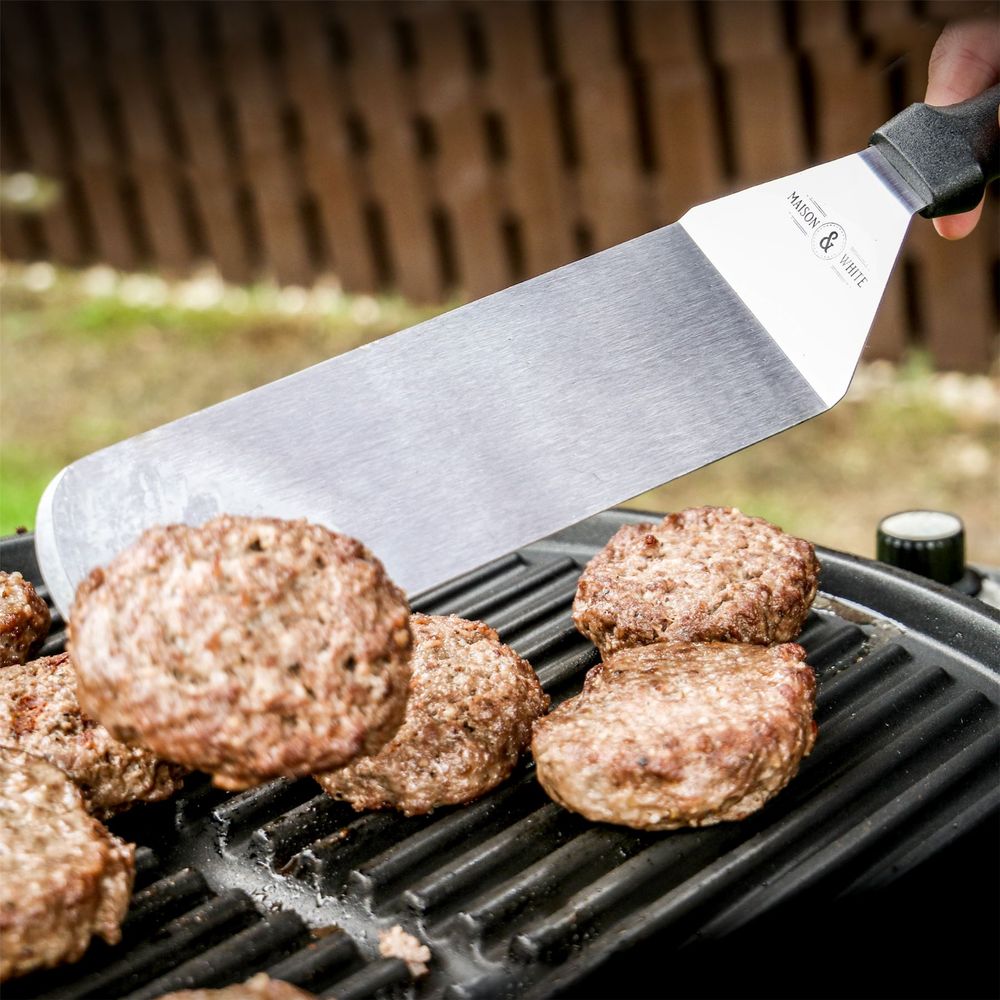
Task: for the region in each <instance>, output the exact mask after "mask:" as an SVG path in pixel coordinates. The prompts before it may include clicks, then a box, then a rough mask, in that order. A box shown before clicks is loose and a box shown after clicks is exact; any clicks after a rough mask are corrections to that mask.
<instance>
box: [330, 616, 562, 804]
mask: <svg viewBox="0 0 1000 1000" xmlns="http://www.w3.org/2000/svg"><path fill="white" fill-rule="evenodd" d="M410 627H411V629H412V631H413V656H412V660H411V667H412V670H413V674H412V677H411V679H410V697H409V700H408V701H407V704H406V715H405V717H404V719H403V724H402V725H401V726H400V727H399V731H398V732H397V733H396V735H395V736H394V737H393V738H392V739H391V740H390V741H389V742H388V743H387V744H386V745H385V746H384V747H382V749H381V750H380V751H379V752H378V753H377V754H375V755H374V756H372V757H361V758H358V759H357V760H356V761H354V762H353V763H351V764H349V765H348V766H347V767H343V768H340V769H339V770H337V771H331V772H329V773H328V774H323V775H317V780H318V781H319V783H320V784H321V785H322V786H323V788H324V789H325V790H326V791H327V792H328V793H329V794H330V795H332V796H334V798H338V799H346V800H347V801H348V802H350V803H351V805H352V806H354V808H355V809H358V810H361V809H383V808H387V807H389V808H395V809H400V810H402V811H403V812H404V813H405V814H406V815H407V816H415V815H418V814H420V813H426V812H429V811H430V810H431V809H434V808H436V807H437V806H443V805H450V804H453V803H458V802H468V801H469V800H471V799H474V798H477V797H478V796H480V795H482V794H483V793H485V792H487V791H489V789H491V788H493V787H495V786H496V785H498V784H499V783H500V782H501V781H504V780H505V779H506V778H507V777H508V776H509V775H510V773H511V771H512V770H513V769H514V765H515V764H516V763H517V759H518V757H519V756H520V754H521V752H522V751H523V750H524V749H525V748H526V747H527V745H528V743H529V741H530V739H531V726H532V723H533V722H534V720H535V719H536V718H537V717H538V716H539V715H541V714H542V713H543V712H545V711H546V709H547V708H548V706H549V698H548V696H547V695H546V694H545V693H544V692H543V691H542V688H541V685H540V684H539V683H538V677H537V676H536V674H535V671H534V670H533V669H532V667H531V665H530V664H529V663H527V662H526V661H525V660H522V659H521V657H520V656H518V655H517V653H515V652H514V650H512V649H511V648H510V647H509V646H505V645H503V643H501V642H500V637H499V636H498V635H497V634H496V632H494V631H493V629H491V628H490V627H489V626H488V625H484V624H483V623H482V622H470V621H466V620H465V619H463V618H456V617H454V616H448V617H439V616H435V615H413V616H412V617H411V618H410Z"/></svg>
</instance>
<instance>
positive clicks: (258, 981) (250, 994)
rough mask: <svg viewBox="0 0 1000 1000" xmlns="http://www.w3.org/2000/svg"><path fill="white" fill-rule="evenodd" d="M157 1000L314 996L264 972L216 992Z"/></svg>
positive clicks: (187, 993) (304, 998) (310, 998)
mask: <svg viewBox="0 0 1000 1000" xmlns="http://www.w3.org/2000/svg"><path fill="white" fill-rule="evenodd" d="M159 1000H314V994H312V993H306V992H305V991H304V990H300V989H299V988H298V987H297V986H293V985H292V984H291V983H286V982H284V981H283V980H281V979H272V978H271V977H270V976H269V975H268V974H267V973H266V972H258V973H257V975H256V976H254V977H253V978H251V979H248V980H247V981H246V982H245V983H237V984H236V985H234V986H223V987H222V989H218V990H180V991H179V992H177V993H166V994H164V995H163V996H162V997H160V998H159Z"/></svg>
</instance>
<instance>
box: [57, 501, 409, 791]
mask: <svg viewBox="0 0 1000 1000" xmlns="http://www.w3.org/2000/svg"><path fill="white" fill-rule="evenodd" d="M408 619H409V608H408V606H407V603H406V598H405V597H404V595H403V593H402V592H401V591H400V590H399V589H398V588H397V587H396V586H395V584H393V583H392V581H391V580H390V579H389V577H388V576H387V575H386V573H385V570H384V568H383V567H382V564H381V563H380V562H379V561H378V560H377V559H376V558H375V557H374V556H373V555H372V554H371V553H370V552H369V551H368V550H367V549H366V548H365V547H364V546H363V545H362V544H361V543H360V542H357V541H355V540H354V539H352V538H348V537H346V536H344V535H339V534H337V533H335V532H333V531H329V530H328V529H326V528H324V527H321V526H320V525H316V524H309V523H308V522H306V521H281V520H277V519H274V518H249V517H233V516H222V517H217V518H215V519H214V520H211V521H209V522H207V523H206V524H204V525H203V526H201V527H198V528H193V527H187V526H184V525H168V526H162V527H156V528H152V529H150V530H149V531H147V532H146V533H145V534H143V535H142V537H141V538H140V539H139V540H138V541H137V542H136V543H135V544H134V545H132V546H131V547H130V548H128V549H127V550H125V551H124V552H122V553H121V554H119V555H118V556H117V557H116V558H115V559H114V560H113V561H112V562H111V563H110V565H109V566H107V567H106V568H105V569H98V570H95V571H94V572H93V573H91V575H90V576H89V578H88V579H86V580H85V581H84V582H83V583H82V584H81V585H80V587H79V589H78V590H77V594H76V600H75V602H74V606H73V612H72V615H71V618H70V625H69V651H70V655H71V656H72V658H73V662H74V666H75V668H76V672H77V680H78V685H77V694H78V697H79V700H80V707H81V709H82V710H83V711H84V712H85V713H86V714H88V715H90V716H91V717H93V718H94V719H97V720H99V721H100V722H101V723H103V724H104V725H105V726H106V727H107V728H108V730H109V731H110V733H111V734H112V735H113V736H114V737H116V738H117V739H119V740H122V741H124V742H126V743H129V744H132V745H140V746H145V747H147V748H148V749H150V750H152V751H153V752H154V753H156V754H159V755H160V756H162V757H165V758H167V759H169V760H174V761H177V762H179V763H182V764H185V765H187V766H188V767H192V768H198V769H201V770H203V771H208V772H210V773H211V774H213V776H214V780H215V783H216V784H217V785H219V786H220V787H222V788H229V789H239V788H245V787H248V786H251V785H254V784H258V783H259V782H261V781H263V780H265V779H268V778H273V777H277V776H280V775H285V776H289V777H295V776H298V775H302V774H307V773H310V772H312V771H322V770H326V769H329V768H331V767H337V766H339V765H341V764H345V763H347V762H348V761H350V760H351V759H352V758H354V757H355V756H357V755H358V754H370V753H374V752H375V751H377V750H378V749H379V748H380V747H381V746H382V744H383V743H385V742H386V740H388V739H389V738H390V737H391V736H392V735H393V733H395V731H396V729H397V728H398V726H399V723H400V721H401V720H402V717H403V708H404V705H405V702H406V695H407V683H408V681H409V677H410V668H409V650H410V630H409V623H408Z"/></svg>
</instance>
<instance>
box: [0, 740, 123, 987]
mask: <svg viewBox="0 0 1000 1000" xmlns="http://www.w3.org/2000/svg"><path fill="white" fill-rule="evenodd" d="M134 855H135V848H134V847H133V846H132V845H131V844H126V843H124V842H123V841H121V840H119V839H118V838H117V837H113V836H111V834H110V833H108V831H107V830H105V829H104V827H103V826H101V824H100V823H98V822H97V820H96V819H94V818H93V817H92V816H89V815H88V814H87V811H86V809H84V807H83V801H82V800H81V798H80V793H79V791H77V789H76V787H75V786H74V785H73V783H72V782H71V781H70V780H69V778H67V777H66V775H65V774H63V773H62V771H60V770H59V769H58V768H57V767H54V766H53V765H52V764H49V763H48V762H47V761H44V760H42V759H41V758H40V757H35V756H33V755H32V754H27V753H23V752H21V751H19V750H11V749H8V748H6V747H3V748H0V872H2V878H0V979H9V978H10V977H12V976H20V975H23V974H24V973H25V972H30V971H31V970H32V969H41V968H47V967H49V966H53V965H58V964H59V963H60V962H75V961H76V960H77V959H78V958H79V957H80V956H81V955H82V954H83V953H84V951H86V949H87V945H88V944H89V943H90V939H91V937H92V936H93V935H94V934H99V935H100V936H101V937H103V938H104V940H105V941H107V942H108V943H109V944H114V943H115V942H116V941H118V939H119V936H120V932H119V925H120V924H121V921H122V918H123V917H124V916H125V911H126V909H128V903H129V898H130V896H131V893H132V879H133V876H134V873H135V867H134Z"/></svg>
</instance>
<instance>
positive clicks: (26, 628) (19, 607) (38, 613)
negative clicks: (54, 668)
mask: <svg viewBox="0 0 1000 1000" xmlns="http://www.w3.org/2000/svg"><path fill="white" fill-rule="evenodd" d="M50 624H51V616H50V614H49V607H48V605H47V604H46V603H45V601H43V600H42V599H41V598H40V597H39V596H38V593H37V592H36V590H35V588H34V587H33V586H32V585H31V583H29V582H28V581H27V580H25V578H24V577H23V576H21V574H20V573H4V572H2V571H0V667H8V666H10V665H11V664H14V663H24V661H25V660H26V659H28V657H29V656H30V655H31V654H32V652H33V651H34V650H36V649H37V648H38V647H39V646H40V645H41V644H42V643H43V642H44V641H45V637H46V636H47V635H48V634H49V625H50Z"/></svg>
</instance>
